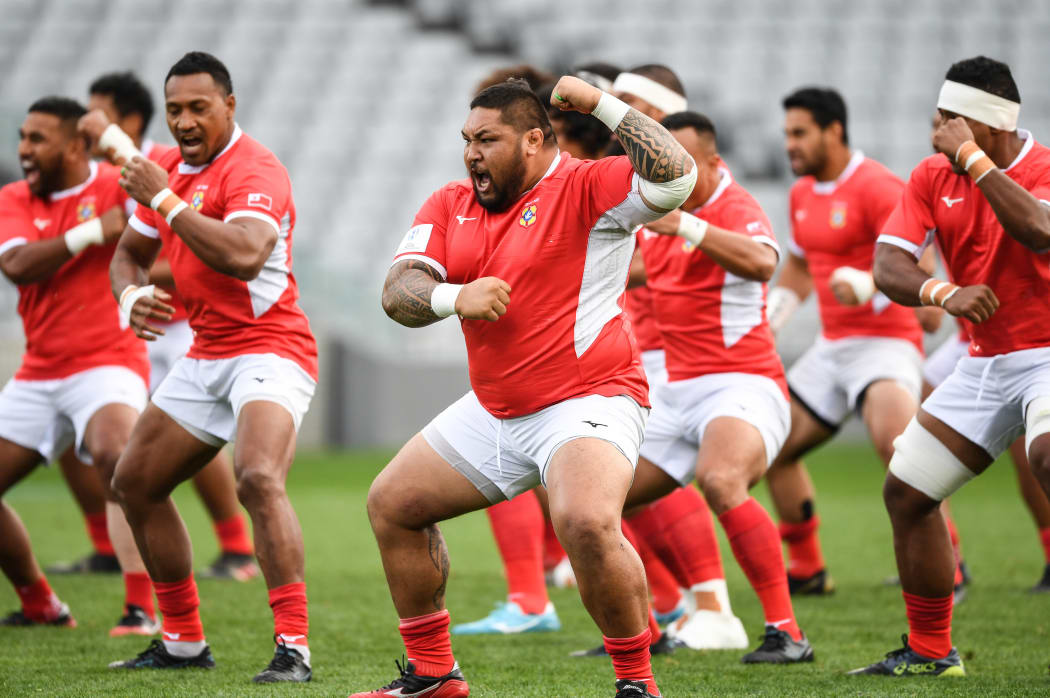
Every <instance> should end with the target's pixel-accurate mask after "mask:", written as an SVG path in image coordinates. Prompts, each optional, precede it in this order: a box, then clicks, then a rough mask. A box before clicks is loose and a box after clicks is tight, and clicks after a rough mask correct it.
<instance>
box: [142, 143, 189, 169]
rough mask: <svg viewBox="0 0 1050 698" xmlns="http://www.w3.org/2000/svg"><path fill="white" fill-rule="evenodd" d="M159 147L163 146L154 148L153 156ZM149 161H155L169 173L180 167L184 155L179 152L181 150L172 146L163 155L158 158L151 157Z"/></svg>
mask: <svg viewBox="0 0 1050 698" xmlns="http://www.w3.org/2000/svg"><path fill="white" fill-rule="evenodd" d="M158 147H162V146H153V150H152V151H151V155H152V153H153V152H156V150H157V148H158ZM149 159H150V160H153V161H154V162H155V163H157V164H158V165H160V166H161V167H163V168H164V169H165V170H167V171H168V172H173V171H175V169H176V168H177V167H178V166H179V163H180V162H182V153H181V152H179V149H178V148H177V147H175V146H171V147H170V148H168V149H167V150H165V151H164V152H163V153H161V154H160V155H159V156H158V157H150V158H149Z"/></svg>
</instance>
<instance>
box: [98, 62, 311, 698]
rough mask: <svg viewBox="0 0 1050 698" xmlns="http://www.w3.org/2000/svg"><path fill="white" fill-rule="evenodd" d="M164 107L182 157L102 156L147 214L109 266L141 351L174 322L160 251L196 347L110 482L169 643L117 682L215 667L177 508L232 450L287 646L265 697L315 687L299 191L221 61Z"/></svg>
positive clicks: (126, 147) (117, 147)
mask: <svg viewBox="0 0 1050 698" xmlns="http://www.w3.org/2000/svg"><path fill="white" fill-rule="evenodd" d="M164 95H165V114H166V117H167V122H168V128H169V129H170V131H171V133H172V136H173V137H174V138H175V141H176V143H177V144H178V150H177V151H172V152H170V153H168V154H167V155H165V156H164V157H163V158H162V159H161V162H160V164H159V165H158V164H157V163H154V162H152V161H150V160H147V159H145V158H143V157H141V156H140V155H138V154H137V153H136V152H135V147H134V144H133V143H132V142H131V139H130V138H128V136H127V135H126V134H123V132H120V131H111V132H110V134H111V136H110V137H109V138H108V139H107V137H106V136H105V135H104V136H103V139H102V140H101V141H100V147H101V148H102V149H103V150H107V151H109V150H110V149H111V147H112V151H113V157H114V158H115V159H118V160H124V161H125V162H126V164H125V165H124V166H123V167H122V179H121V185H122V186H123V187H124V188H125V189H126V190H127V192H128V194H130V195H131V196H132V198H134V199H135V200H136V201H138V202H139V207H138V208H137V209H136V211H135V214H134V215H133V216H132V217H131V219H130V221H129V222H128V228H127V229H126V230H125V231H124V235H123V236H122V237H121V240H120V243H119V244H118V246H117V251H116V253H115V254H114V257H113V262H112V265H111V269H110V277H111V279H112V290H113V295H114V297H116V298H118V299H119V302H120V305H121V308H122V309H123V310H124V311H125V312H126V313H127V314H128V315H129V317H130V323H131V326H132V327H133V328H134V329H135V332H136V333H137V334H138V335H139V336H140V337H142V338H144V339H150V340H152V339H155V337H156V335H158V334H160V333H162V332H163V330H161V329H160V328H158V327H157V326H156V325H155V324H154V321H155V320H162V321H168V320H170V316H171V314H172V312H174V309H173V308H172V307H171V306H170V305H168V304H167V303H166V301H167V299H168V298H169V296H168V294H167V293H166V292H164V291H163V290H161V289H158V288H156V287H154V286H153V285H151V284H149V283H148V282H149V269H150V268H151V267H152V266H153V263H154V262H155V260H156V257H157V254H158V252H159V250H160V247H161V245H162V244H163V245H164V246H165V247H167V248H168V257H169V259H170V260H171V267H172V274H173V276H174V279H175V283H176V286H177V287H178V289H179V293H180V295H181V297H182V300H183V302H184V303H185V304H186V309H187V311H188V312H189V316H190V325H191V326H192V327H193V331H194V340H193V346H192V347H191V348H190V351H189V352H188V353H187V355H186V356H185V357H183V358H181V359H179V360H178V362H176V364H175V366H174V367H173V368H172V369H171V371H170V373H169V374H168V377H167V378H166V379H165V380H164V382H163V383H162V384H161V385H160V387H159V388H158V390H157V391H156V392H155V393H154V394H153V398H152V401H151V403H150V405H149V406H148V407H147V409H146V411H145V412H144V413H143V415H142V417H141V418H140V419H139V421H138V423H137V424H136V426H135V430H134V432H133V433H132V437H131V442H130V443H129V446H128V449H127V451H126V452H125V453H124V454H123V456H122V458H121V460H120V462H119V463H118V465H117V469H116V474H115V475H114V482H113V487H114V489H115V490H116V491H117V492H118V493H119V496H120V501H121V505H122V506H123V507H124V510H125V512H126V513H127V516H128V520H129V522H131V525H132V528H133V530H134V531H135V536H136V540H137V542H138V545H139V548H140V550H141V551H142V552H143V557H144V559H145V560H146V561H147V565H148V566H149V569H150V576H151V578H152V579H153V580H154V584H155V587H156V590H157V598H158V601H159V605H160V610H161V613H162V614H163V617H164V618H163V628H162V632H163V637H164V639H163V641H154V642H153V643H152V644H151V645H150V647H149V648H147V649H146V650H145V651H144V652H142V653H141V654H139V655H138V656H137V657H135V658H133V659H130V660H128V661H126V662H114V663H113V664H111V665H110V666H112V667H113V668H124V669H175V668H182V667H191V666H192V667H212V666H214V660H213V659H212V655H211V651H210V649H209V648H208V646H207V645H206V644H205V641H204V631H203V628H202V626H201V620H200V615H199V612H198V608H199V605H200V600H199V597H198V594H197V586H196V583H195V581H194V578H193V569H192V552H191V548H190V541H189V537H188V535H187V532H186V527H185V524H184V523H183V521H182V519H181V518H180V516H179V513H178V511H177V510H176V508H175V505H174V503H173V502H172V500H171V496H170V495H171V492H172V490H173V489H174V488H175V487H176V486H177V485H178V484H179V483H180V482H182V481H184V480H186V479H188V478H190V477H192V476H193V474H194V473H195V472H196V471H197V470H199V469H200V468H201V467H203V466H204V465H205V464H207V463H209V462H210V461H212V460H213V459H214V458H215V455H216V454H217V453H218V451H219V450H220V449H221V448H222V447H223V446H224V445H225V444H226V443H227V442H228V441H233V440H235V441H236V449H235V451H234V468H235V471H236V476H237V494H238V497H239V498H240V500H241V502H242V504H244V506H245V508H247V510H248V513H249V514H250V515H251V517H252V526H253V531H254V535H255V549H256V552H257V555H258V559H259V565H260V567H261V568H262V572H263V576H264V577H265V579H266V585H267V588H268V589H269V599H270V606H271V608H272V610H273V614H274V634H273V638H274V641H275V642H276V644H277V646H276V648H275V651H274V656H273V660H272V661H271V662H270V664H269V666H268V667H267V668H266V669H264V670H263V671H261V672H260V673H259V674H257V675H256V676H255V678H254V681H256V682H259V683H270V682H277V681H294V682H301V681H309V680H310V677H311V675H312V671H311V668H310V648H309V645H308V641H307V634H308V617H307V602H306V584H305V582H304V581H303V575H304V554H303V541H302V532H301V530H300V528H299V521H298V518H297V517H296V514H295V510H294V509H293V508H292V505H291V502H290V501H289V499H288V495H287V493H286V491H285V479H286V478H287V474H288V471H289V469H290V468H291V465H292V461H293V460H294V457H295V442H296V435H297V432H298V429H299V426H300V424H301V422H302V417H303V415H304V414H305V413H306V411H307V409H308V407H309V403H310V399H311V397H312V396H313V392H314V389H315V387H316V381H317V346H316V343H315V341H314V338H313V334H312V333H311V331H310V326H309V321H308V320H307V318H306V315H305V314H304V313H303V311H302V310H301V309H300V308H299V306H298V303H297V299H298V288H297V286H296V283H295V278H294V277H293V276H292V274H291V266H292V253H291V248H292V234H293V232H292V231H293V229H294V227H295V204H294V203H293V201H292V192H291V183H290V182H289V179H288V173H287V171H286V170H285V169H284V167H283V165H281V163H280V162H279V161H278V160H277V158H276V157H275V156H274V155H273V154H272V153H271V152H270V151H268V150H267V149H266V148H265V147H263V146H262V145H260V144H259V143H258V142H257V141H255V140H253V139H252V138H251V137H249V136H248V135H246V134H244V133H243V132H242V131H241V129H240V127H239V126H237V124H236V122H235V121H234V114H235V110H236V104H237V100H236V97H235V96H234V94H233V84H232V81H231V79H230V74H229V71H228V70H227V69H226V66H225V65H223V63H222V62H221V61H220V60H219V59H217V58H216V57H214V56H212V55H210V54H207V53H202V52H191V53H188V54H186V55H185V56H183V57H182V58H181V59H179V60H178V61H177V62H176V63H175V65H173V66H172V68H171V69H170V70H169V71H168V75H167V76H166V77H165V81H164ZM110 128H112V127H110ZM111 144H112V145H111Z"/></svg>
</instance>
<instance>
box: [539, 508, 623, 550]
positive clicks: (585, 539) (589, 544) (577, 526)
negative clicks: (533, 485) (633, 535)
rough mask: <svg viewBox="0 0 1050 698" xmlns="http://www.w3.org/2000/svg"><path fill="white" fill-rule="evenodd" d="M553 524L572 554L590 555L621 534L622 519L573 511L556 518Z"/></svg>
mask: <svg viewBox="0 0 1050 698" xmlns="http://www.w3.org/2000/svg"><path fill="white" fill-rule="evenodd" d="M551 516H552V523H553V524H554V528H555V531H556V532H557V533H558V539H559V540H561V541H562V542H563V545H564V546H565V548H566V550H567V551H568V552H569V553H570V554H583V555H588V554H591V553H593V552H596V551H598V550H600V549H601V548H603V547H604V546H605V545H606V544H607V542H608V540H609V538H610V537H611V536H614V535H617V534H619V533H620V530H619V527H620V519H619V517H617V516H613V515H608V514H605V513H601V512H588V511H571V512H565V513H563V514H560V515H558V516H556V517H555V514H554V512H551Z"/></svg>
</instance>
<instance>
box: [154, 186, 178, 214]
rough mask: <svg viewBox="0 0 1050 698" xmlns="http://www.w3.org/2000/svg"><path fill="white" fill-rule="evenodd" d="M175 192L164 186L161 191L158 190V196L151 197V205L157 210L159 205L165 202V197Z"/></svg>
mask: <svg viewBox="0 0 1050 698" xmlns="http://www.w3.org/2000/svg"><path fill="white" fill-rule="evenodd" d="M174 194H175V192H173V191H172V190H171V189H168V188H167V187H164V188H163V189H161V190H160V191H159V192H157V195H156V196H154V197H153V198H152V199H150V202H149V207H150V208H151V209H153V210H154V211H156V210H157V207H158V206H160V205H161V204H162V203H164V199H166V198H168V197H169V196H173V195H174Z"/></svg>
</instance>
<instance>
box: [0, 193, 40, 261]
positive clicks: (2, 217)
mask: <svg viewBox="0 0 1050 698" xmlns="http://www.w3.org/2000/svg"><path fill="white" fill-rule="evenodd" d="M37 239H39V235H38V234H37V229H36V226H34V225H33V220H32V218H31V216H30V213H29V209H28V208H26V205H25V202H23V201H19V199H18V197H17V196H16V195H15V194H14V192H12V191H11V188H10V187H4V188H3V189H0V254H3V253H4V252H7V251H8V250H11V249H14V248H15V247H18V246H19V245H25V244H27V243H30V242H35V241H36V240H37Z"/></svg>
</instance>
